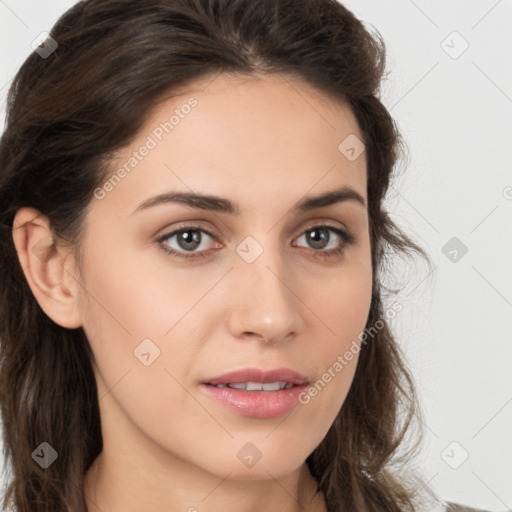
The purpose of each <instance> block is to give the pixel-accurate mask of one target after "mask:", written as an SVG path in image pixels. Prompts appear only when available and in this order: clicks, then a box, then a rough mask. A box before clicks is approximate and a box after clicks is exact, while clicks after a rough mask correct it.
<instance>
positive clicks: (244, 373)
mask: <svg viewBox="0 0 512 512" xmlns="http://www.w3.org/2000/svg"><path fill="white" fill-rule="evenodd" d="M240 382H261V383H262V384H265V383H268V382H286V383H290V382H291V383H292V384H295V385H301V384H307V383H308V382H309V381H308V379H307V378H306V377H305V376H304V375H302V374H301V373H299V372H296V371H295V370H292V369H290V368H275V369H271V370H264V369H262V368H243V369H241V370H236V371H233V372H229V373H225V374H224V375H220V376H219V377H213V378H211V379H208V380H205V381H203V384H213V385H217V384H236V383H240Z"/></svg>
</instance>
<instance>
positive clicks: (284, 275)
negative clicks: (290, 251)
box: [231, 234, 303, 341]
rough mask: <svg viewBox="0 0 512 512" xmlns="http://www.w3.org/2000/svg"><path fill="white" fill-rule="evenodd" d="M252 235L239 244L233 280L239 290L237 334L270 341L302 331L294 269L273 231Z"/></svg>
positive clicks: (235, 319)
mask: <svg viewBox="0 0 512 512" xmlns="http://www.w3.org/2000/svg"><path fill="white" fill-rule="evenodd" d="M267 235H268V236H266V237H263V236H261V237H259V238H260V240H262V241H263V240H264V242H259V241H258V240H256V238H255V237H252V236H249V237H247V238H246V239H244V240H243V241H242V242H241V243H240V244H239V245H238V246H237V247H236V253H237V255H236V259H235V265H234V269H233V272H232V276H231V279H233V280H234V281H235V284H234V287H235V289H236V290H237V293H236V298H235V305H234V308H233V311H232V317H231V321H232V323H231V328H232V330H233V334H234V335H237V336H239V335H242V334H247V333H251V334H253V335H258V336H261V337H262V338H264V339H265V340H267V341H270V340H279V339H281V338H284V337H286V336H288V335H289V334H290V333H298V332H299V331H301V330H302V327H303V319H302V317H301V312H300V309H299V308H300V300H299V299H298V298H297V296H296V295H295V294H294V292H293V288H294V283H293V282H291V280H292V276H291V272H288V271H287V270H289V267H287V266H286V262H284V261H283V257H282V253H281V251H280V250H279V246H278V243H274V242H271V241H270V240H271V238H272V236H271V234H270V235H269V234H267Z"/></svg>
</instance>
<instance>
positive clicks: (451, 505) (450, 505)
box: [443, 501, 512, 512]
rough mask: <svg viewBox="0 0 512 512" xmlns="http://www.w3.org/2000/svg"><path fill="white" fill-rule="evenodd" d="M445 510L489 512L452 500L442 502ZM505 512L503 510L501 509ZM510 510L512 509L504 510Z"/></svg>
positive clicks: (447, 511) (449, 511)
mask: <svg viewBox="0 0 512 512" xmlns="http://www.w3.org/2000/svg"><path fill="white" fill-rule="evenodd" d="M443 505H444V510H445V512H490V511H486V510H484V509H481V508H474V507H469V506H467V505H463V504H461V503H455V502H452V501H446V502H443ZM503 512H505V511H503ZM506 512H512V511H506Z"/></svg>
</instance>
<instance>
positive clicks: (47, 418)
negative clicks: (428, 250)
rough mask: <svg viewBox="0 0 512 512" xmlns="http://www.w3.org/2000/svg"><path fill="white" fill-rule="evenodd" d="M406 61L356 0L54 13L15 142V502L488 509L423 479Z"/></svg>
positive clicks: (105, 5) (0, 191) (12, 94)
mask: <svg viewBox="0 0 512 512" xmlns="http://www.w3.org/2000/svg"><path fill="white" fill-rule="evenodd" d="M384 57H385V50H384V43H383V42H382V40H381V39H380V38H377V37H375V38H374V37H372V36H371V35H370V34H369V33H368V32H367V31H366V30H365V28H364V27H363V25H362V23H361V22H360V21H358V20H357V19H356V18H355V17H354V16H353V15H352V13H351V12H350V11H348V10H347V9H346V8H344V7H343V6H342V5H340V4H339V3H337V2H335V1H333V0H309V1H305V0H304V1H299V2H298V1H297V0H293V1H292V0H279V1H276V0H260V1H258V2H253V1H249V0H229V1H228V0H174V1H173V0H149V1H145V2H133V1H126V0H125V1H123V0H116V1H115V0H87V1H84V2H80V3H78V4H77V5H76V6H74V7H73V8H72V9H70V10H69V11H68V12H67V13H66V14H65V15H64V16H63V17H62V18H61V19H60V20H59V21H58V22H57V24H56V25H55V27H54V28H53V30H52V32H51V39H48V41H47V42H46V43H45V44H43V45H42V46H41V47H40V48H39V49H38V50H37V51H36V52H34V54H32V55H31V56H30V57H29V58H28V59H27V60H26V62H25V63H24V64H23V66H22V67H21V69H20V71H19V73H18V75H17V76H16V77H15V79H14V83H13V85H12V87H11V89H10V91H9V98H8V118H7V124H6V129H5V132H4V134H3V137H2V139H1V146H0V169H1V177H0V179H1V181H0V196H1V215H2V227H3V230H2V238H1V240H2V242H1V243H2V251H3V257H2V265H1V274H0V277H1V279H2V281H3V283H4V287H3V289H2V294H1V301H0V304H1V305H0V310H1V318H2V321H1V330H0V339H1V341H2V344H1V365H2V366H1V378H0V379H1V382H0V400H1V402H0V403H1V408H2V417H3V423H4V446H5V449H6V463H10V464H12V470H13V479H12V481H11V482H10V486H9V487H8V490H7V493H6V496H5V501H4V507H8V506H12V507H14V510H16V511H18V512H22V511H23V512H25V511H35V510H37V511H52V512H55V511H58V510H72V511H89V512H93V511H107V510H109V511H115V510H123V511H126V512H128V511H131V510H137V511H138V510H144V511H149V512H152V511H161V510H188V511H189V512H192V511H200V512H201V511H217V510H222V511H230V510H237V511H249V510H267V511H273V510H275V511H277V510H287V511H290V512H294V511H298V510H304V509H305V510H309V511H312V512H313V511H314V512H317V511H323V512H325V511H329V512H331V511H345V510H350V511H366V510H371V511H402V510H411V511H412V510H452V511H453V510H472V509H470V508H465V507H462V508H457V506H458V505H456V504H453V503H442V502H441V501H439V500H437V499H436V498H435V497H434V496H433V493H432V492H431V491H429V490H428V489H427V486H426V485H425V483H424V482H422V481H421V478H420V477H419V476H415V477H413V476H411V475H414V472H413V471H411V466H410V457H412V455H413V453H414V451H415V450H416V449H417V447H418V443H419V439H420V437H421V436H420V435H417V436H416V443H409V441H410V439H409V438H408V434H409V433H410V432H413V433H415V434H418V433H419V431H418V430H413V429H411V428H410V427H411V426H412V425H413V421H412V420H413V418H414V417H415V415H416V416H417V415H418V414H419V411H418V406H417V402H416V393H415V388H414V384H413V381H412V379H411V377H410V374H409V372H408V370H407V367H406V365H405V363H404V361H403V358H402V355H401V352H400V350H399V348H398V346H397V344H396V342H395V340H394V338H393V335H392V333H391V331H390V329H389V327H388V323H387V321H388V320H389V319H390V318H391V317H393V316H394V315H395V314H396V312H397V310H399V308H400V305H399V304H397V303H396V302H395V303H393V302H390V301H388V302H386V303H385V302H384V293H385V291H386V290H385V288H384V287H383V285H381V282H380V273H381V272H382V271H383V270H384V264H385V261H386V257H388V255H390V254H391V252H392V251H399V252H403V253H404V254H412V253H418V254H420V255H423V256H424V257H425V258H427V257H426V254H425V253H424V251H423V250H422V249H421V248H420V247H419V246H418V245H416V244H415V243H414V242H413V241H411V240H410V239H409V238H408V237H407V235H406V234H405V233H403V232H401V231H400V229H399V228H398V227H397V226H396V225H395V224H394V223H393V221H392V220H391V219H390V217H389V216H388V215H387V213H386V211H385V210H384V209H383V206H382V201H383V198H384V195H385V192H386V190H387V187H388V184H389V182H390V179H391V176H392V171H393V168H394V164H395V162H396V160H397V158H398V156H399V150H400V145H401V139H400V135H399V133H398V131H397V129H396V126H395V124H394V122H393V120H392V118H391V117H390V115H389V113H388V112H387V110H386V109H385V108H384V106H383V105H382V103H381V102H380V101H379V99H378V93H379V86H380V83H381V79H382V75H383V72H384V67H385V58H384ZM283 192H285V193H283ZM427 259H428V258H427ZM414 426H415V429H417V428H418V427H417V426H416V425H414ZM406 441H407V442H406ZM405 447H407V448H408V449H405ZM406 475H407V477H406ZM473 510H474V509H473Z"/></svg>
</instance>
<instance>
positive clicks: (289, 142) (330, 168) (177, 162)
mask: <svg viewBox="0 0 512 512" xmlns="http://www.w3.org/2000/svg"><path fill="white" fill-rule="evenodd" d="M347 140H348V141H352V140H354V141H359V143H360V144H361V145H362V140H363V135H362V133H361V131H360V128H359V126H358V123H357V120H356V118H355V116H354V114H353V113H352V111H351V109H350V108H349V107H348V105H346V104H345V103H344V102H342V101H341V100H336V99H334V98H332V97H330V96H329V95H327V94H325V93H323V92H321V91H319V90H318V89H316V88H314V87H313V86H311V85H310V84H309V83H307V82H306V81H305V80H303V79H300V78H299V77H296V76H293V75H287V74H286V75H285V74H271V75H256V76H248V75H240V74H228V73H222V74H220V75H215V76H210V77H205V78H203V79H201V80H199V81H196V82H194V83H192V84H191V85H188V86H187V87H183V88H181V89H180V90H178V91H177V92H174V93H173V94H172V95H171V94H167V95H163V96H162V97H161V98H160V100H159V101H158V103H156V104H155V107H154V108H153V109H152V111H151V113H150V114H149V116H148V117H147V119H146V121H145V123H144V125H143V127H142V128H141V129H140V130H139V133H138V134H137V136H136V137H135V139H134V140H133V141H132V142H131V143H130V145H129V146H127V147H125V148H123V149H122V150H120V151H119V152H118V153H117V154H116V157H115V159H114V160H113V161H112V163H111V166H110V172H111V173H112V172H116V170H118V169H120V168H121V167H124V168H125V170H127V171H128V172H125V173H123V174H125V175H126V177H125V178H123V180H122V183H120V184H119V186H116V187H115V190H113V191H112V192H109V199H110V200H114V201H115V200H116V198H117V199H119V197H120V196H121V195H122V194H123V192H124V193H126V194H129V195H131V196H137V197H140V196H141V195H147V194H149V193H152V194H159V193H164V192H168V191H169V190H182V191H187V192H189V191H191V190H193V191H196V192H204V193H211V194H217V195H226V194H230V193H233V194H234V193H235V192H236V194H237V197H238V198H239V201H238V202H239V203H243V202H244V198H245V200H246V201H247V202H249V203H250V202H251V201H252V202H254V203H257V202H259V203H260V204H261V199H262V197H263V198H266V199H268V200H269V201H270V200H272V199H278V197H280V198H281V199H280V202H281V203H282V198H283V192H286V195H290V196H294V198H295V199H297V198H300V197H301V196H303V195H305V194H306V193H307V192H308V191H309V190H311V192H312V193H319V192H322V191H324V190H328V189H332V188H339V186H340V185H350V186H352V187H353V188H355V189H357V190H358V191H359V192H360V194H361V195H362V196H363V197H366V155H365V153H364V151H363V152H361V154H360V156H359V157H358V158H356V159H351V158H347V155H346V153H344V150H345V149H346V148H345V147H344V146H346V144H345V142H344V141H347ZM144 147H146V148H150V149H149V150H148V149H146V150H145V151H144V156H143V157H142V158H141V157H140V156H138V157H135V156H134V151H135V152H137V151H138V150H139V149H143V148H144ZM135 160H136V161H135ZM127 164H128V165H127ZM132 164H133V169H130V165H132ZM128 174H129V175H128ZM135 206H136V205H135ZM135 206H134V207H135Z"/></svg>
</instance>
